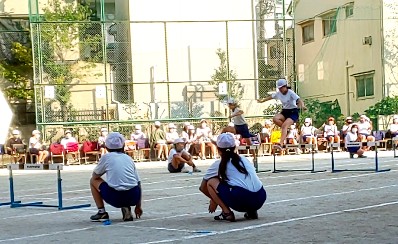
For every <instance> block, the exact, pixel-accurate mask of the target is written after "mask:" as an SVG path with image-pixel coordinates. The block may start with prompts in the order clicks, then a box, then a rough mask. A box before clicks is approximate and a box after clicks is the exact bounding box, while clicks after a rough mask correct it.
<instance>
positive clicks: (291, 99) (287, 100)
mask: <svg viewBox="0 0 398 244" xmlns="http://www.w3.org/2000/svg"><path fill="white" fill-rule="evenodd" d="M276 87H277V88H278V91H277V92H276V93H274V94H272V95H271V96H268V97H265V98H261V99H258V100H257V102H259V103H263V102H266V101H269V100H271V99H278V100H280V101H281V102H282V111H281V112H280V113H279V114H277V115H275V116H274V119H273V120H274V123H275V124H276V125H277V126H279V127H281V128H282V134H281V139H280V144H281V145H282V146H283V145H284V144H285V139H286V136H287V130H288V128H289V127H290V126H291V125H292V124H294V123H295V122H297V121H298V119H299V110H298V109H303V110H306V109H307V108H306V107H305V105H304V102H303V100H301V99H300V97H299V96H298V95H297V94H296V93H295V92H294V91H292V90H291V89H290V87H288V86H287V81H286V80H285V79H279V80H277V81H276Z"/></svg>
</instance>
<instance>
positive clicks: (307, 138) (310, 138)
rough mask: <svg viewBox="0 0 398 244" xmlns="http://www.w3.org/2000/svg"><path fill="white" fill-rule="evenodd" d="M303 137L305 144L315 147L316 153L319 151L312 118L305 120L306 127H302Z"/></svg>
mask: <svg viewBox="0 0 398 244" xmlns="http://www.w3.org/2000/svg"><path fill="white" fill-rule="evenodd" d="M301 135H302V137H303V142H304V143H307V144H312V145H315V148H314V149H315V151H318V143H317V138H316V128H315V127H314V126H312V119H311V118H305V120H304V125H303V126H301Z"/></svg>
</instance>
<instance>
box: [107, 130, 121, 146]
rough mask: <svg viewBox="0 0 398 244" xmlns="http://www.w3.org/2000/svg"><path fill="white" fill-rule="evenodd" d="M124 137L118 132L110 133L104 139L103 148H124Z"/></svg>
mask: <svg viewBox="0 0 398 244" xmlns="http://www.w3.org/2000/svg"><path fill="white" fill-rule="evenodd" d="M124 142H125V139H124V136H122V134H120V133H119V132H111V133H109V135H108V136H107V137H106V139H105V146H106V147H107V148H109V149H120V148H123V147H124Z"/></svg>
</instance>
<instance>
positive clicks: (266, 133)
mask: <svg viewBox="0 0 398 244" xmlns="http://www.w3.org/2000/svg"><path fill="white" fill-rule="evenodd" d="M271 133H272V121H271V120H269V119H267V120H266V121H265V123H264V127H263V128H262V129H261V134H262V135H261V139H262V142H265V143H268V142H270V137H271ZM263 138H264V139H263Z"/></svg>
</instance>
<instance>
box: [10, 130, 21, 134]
mask: <svg viewBox="0 0 398 244" xmlns="http://www.w3.org/2000/svg"><path fill="white" fill-rule="evenodd" d="M19 133H20V132H19V130H13V131H12V134H13V135H19Z"/></svg>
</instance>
